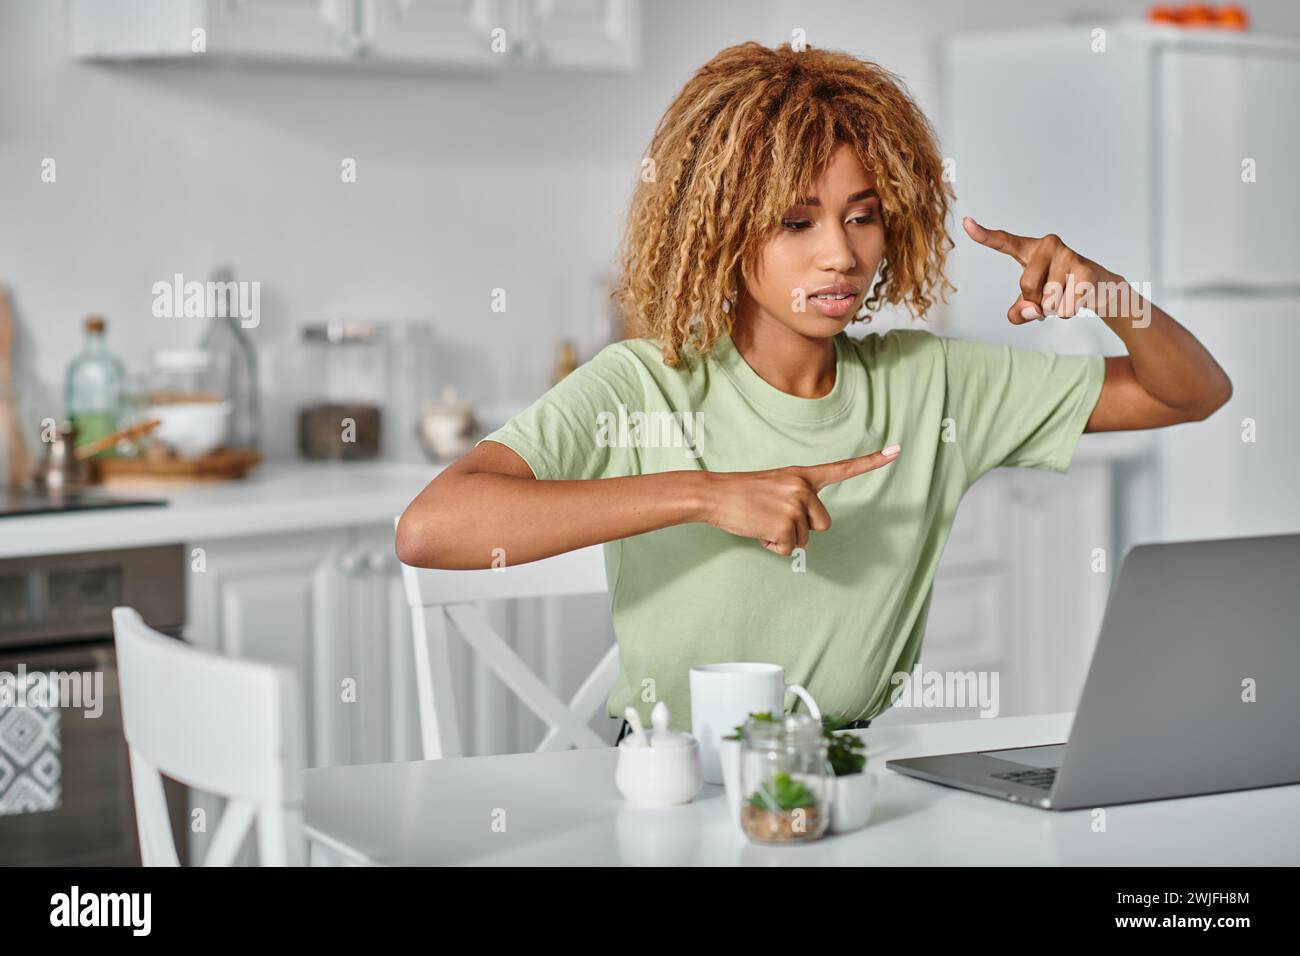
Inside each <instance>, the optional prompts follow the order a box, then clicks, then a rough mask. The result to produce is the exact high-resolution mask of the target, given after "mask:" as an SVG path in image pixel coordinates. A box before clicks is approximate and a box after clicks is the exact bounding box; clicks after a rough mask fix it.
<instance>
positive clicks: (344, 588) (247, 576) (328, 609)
mask: <svg viewBox="0 0 1300 956" xmlns="http://www.w3.org/2000/svg"><path fill="white" fill-rule="evenodd" d="M186 550H187V552H188V553H189V554H190V561H191V571H190V574H189V577H188V585H187V594H186V598H187V602H188V607H189V613H188V617H189V621H188V624H187V626H186V637H187V639H188V640H190V641H191V642H192V643H193V644H195V645H196V646H198V647H202V648H205V649H208V650H211V651H214V652H216V653H219V654H223V655H228V656H232V657H244V658H249V659H252V660H262V661H271V662H274V663H277V664H284V665H286V666H287V667H289V668H290V669H291V670H292V671H293V672H294V673H295V674H297V675H298V679H299V682H300V685H301V699H302V701H303V707H304V709H305V714H304V720H305V724H306V731H307V740H306V755H307V764H308V766H313V767H318V766H332V765H334V764H340V763H348V762H350V757H351V744H350V730H349V723H350V717H349V713H348V711H347V709H346V705H344V704H342V703H341V692H340V682H341V680H342V679H343V677H344V676H346V675H347V673H348V671H349V669H350V668H349V661H350V655H349V651H348V644H349V634H348V620H349V613H348V612H349V603H350V598H351V595H350V593H349V587H348V585H349V583H350V578H349V574H348V571H347V565H346V561H347V558H348V556H349V555H350V553H351V532H349V531H348V530H346V529H338V530H329V531H310V532H298V533H293V534H283V535H266V536H256V537H241V538H228V539H220V540H214V541H195V542H190V543H188V544H187V545H186ZM200 561H201V565H199V564H196V562H200ZM199 567H201V570H198V569H197V568H199Z"/></svg>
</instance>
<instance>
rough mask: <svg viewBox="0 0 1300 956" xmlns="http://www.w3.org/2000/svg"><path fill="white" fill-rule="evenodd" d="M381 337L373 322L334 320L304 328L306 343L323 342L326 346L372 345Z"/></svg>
mask: <svg viewBox="0 0 1300 956" xmlns="http://www.w3.org/2000/svg"><path fill="white" fill-rule="evenodd" d="M379 336H380V328H379V326H377V325H375V324H373V323H371V322H345V321H343V320H341V319H334V320H333V321H330V322H324V323H318V324H316V325H304V326H303V327H302V340H303V341H304V342H321V343H324V344H325V345H370V344H371V343H374V342H377V341H378V340H379Z"/></svg>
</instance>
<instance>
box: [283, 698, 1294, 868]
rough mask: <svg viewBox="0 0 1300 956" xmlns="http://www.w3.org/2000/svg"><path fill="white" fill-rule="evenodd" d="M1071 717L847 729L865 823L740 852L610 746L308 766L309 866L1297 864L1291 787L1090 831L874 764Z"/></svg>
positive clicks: (707, 812) (1080, 819)
mask: <svg viewBox="0 0 1300 956" xmlns="http://www.w3.org/2000/svg"><path fill="white" fill-rule="evenodd" d="M1073 717H1074V715H1073V714H1050V715H1045V716H1034V717H1005V718H997V719H991V720H981V719H975V720H966V721H959V722H956V721H954V722H946V723H930V724H920V725H909V726H889V725H880V726H877V725H873V726H872V727H870V728H869V729H867V730H863V731H856V733H858V734H859V735H861V736H863V737H864V738H865V739H866V741H867V747H868V755H869V763H868V770H867V772H868V773H874V774H875V775H876V776H877V778H878V784H877V788H876V802H875V806H874V809H873V811H872V816H871V821H870V822H869V823H868V824H867V826H866V828H865V829H862V830H859V831H857V832H855V833H849V834H844V835H828V836H826V837H824V838H823V839H821V840H819V841H817V842H815V843H811V844H807V845H803V846H785V847H769V846H761V845H759V844H755V843H751V842H750V841H749V840H748V839H746V837H745V835H744V834H743V833H742V832H741V831H740V829H739V827H738V826H737V825H735V824H733V823H732V821H731V817H730V814H728V812H727V808H726V806H725V804H724V802H723V800H722V787H720V786H711V785H707V784H706V785H705V786H704V788H703V789H702V790H701V791H700V793H699V795H698V796H697V797H696V798H695V801H694V802H693V803H690V804H687V805H685V806H681V807H673V808H670V809H663V810H638V809H633V808H631V807H629V806H627V804H626V803H625V802H624V801H623V799H622V797H621V796H620V795H619V793H618V790H617V789H616V788H615V786H614V765H615V760H616V757H617V753H616V751H615V750H614V749H613V748H605V749H599V750H569V751H562V752H557V753H545V754H531V753H530V754H511V755H505V756H493V757H463V758H455V759H446V760H430V761H417V762H412V763H389V764H366V765H359V766H348V767H331V768H323V769H318V770H310V771H308V772H307V778H306V807H305V814H304V819H305V828H306V831H307V836H308V838H309V839H310V840H311V841H312V842H313V858H314V859H315V860H316V861H318V862H344V863H349V864H360V865H369V864H380V865H384V864H388V865H424V864H479V865H483V864H487V865H596V866H606V865H647V864H653V865H737V864H739V865H756V866H770V865H777V864H794V865H829V866H839V865H864V864H902V865H908V864H955V865H999V864H1015V865H1058V864H1066V865H1084V866H1093V865H1144V864H1146V865H1163V866H1180V865H1225V864H1238V865H1292V866H1294V865H1296V864H1300V785H1296V786H1288V787H1271V788H1267V789H1262V790H1245V791H1237V792H1233V793H1222V794H1212V795H1208V796H1198V797H1188V798H1184V799H1179V800H1162V801H1156V802H1152V803H1140V804H1125V805H1122V806H1114V807H1108V808H1106V819H1105V826H1106V829H1105V832H1097V831H1096V830H1095V829H1094V816H1093V813H1092V811H1090V810H1075V811H1067V812H1053V811H1050V810H1041V809H1038V808H1036V807H1028V806H1024V805H1019V804H1013V803H1010V802H1007V801H1003V800H997V799H994V798H991V797H984V796H980V795H978V794H973V793H967V792H966V791H962V790H956V789H952V788H949V787H941V786H937V785H935V784H931V783H927V782H925V781H921V780H916V779H914V778H911V777H906V776H903V775H902V774H899V773H897V772H895V771H893V770H886V769H885V766H884V763H885V761H886V760H887V759H894V758H897V757H918V756H926V755H931V754H940V753H949V752H953V751H963V750H976V749H983V748H992V747H1020V746H1029V745H1033V744H1050V743H1060V742H1061V741H1063V740H1065V739H1066V738H1067V737H1068V734H1069V727H1070V723H1071V721H1072V720H1073ZM494 822H495V823H496V826H495V828H494Z"/></svg>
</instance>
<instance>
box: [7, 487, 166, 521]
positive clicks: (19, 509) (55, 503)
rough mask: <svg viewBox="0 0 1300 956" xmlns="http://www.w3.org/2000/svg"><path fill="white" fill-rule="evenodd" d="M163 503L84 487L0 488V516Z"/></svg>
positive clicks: (163, 500) (134, 506) (153, 505)
mask: <svg viewBox="0 0 1300 956" xmlns="http://www.w3.org/2000/svg"><path fill="white" fill-rule="evenodd" d="M166 504H167V501H166V499H164V498H113V497H110V496H108V495H102V494H98V493H95V492H86V491H77V492H61V493H54V492H44V491H20V490H15V489H13V488H0V518H11V517H18V516H20V515H41V514H58V513H61V512H65V511H98V510H99V509H101V508H156V507H159V506H161V505H166Z"/></svg>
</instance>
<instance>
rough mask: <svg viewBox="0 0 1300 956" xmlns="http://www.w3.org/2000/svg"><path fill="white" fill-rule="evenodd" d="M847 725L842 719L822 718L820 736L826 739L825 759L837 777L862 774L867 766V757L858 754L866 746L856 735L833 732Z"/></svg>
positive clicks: (846, 721)
mask: <svg viewBox="0 0 1300 956" xmlns="http://www.w3.org/2000/svg"><path fill="white" fill-rule="evenodd" d="M847 723H849V721H848V720H845V719H844V718H842V717H823V718H822V736H823V737H825V738H826V759H827V760H829V761H830V764H831V770H833V771H834V772H835V776H837V777H847V776H848V775H849V774H853V773H862V770H863V768H864V767H866V765H867V755H866V754H864V753H859V751H861V750H863V749H865V748H866V746H867V744H866V741H864V740H863V739H862V738H861V737H859V736H857V735H856V734H837V733H835V731H837V730H839V729H841V728H842V727H843V726H844V725H845V724H847Z"/></svg>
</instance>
